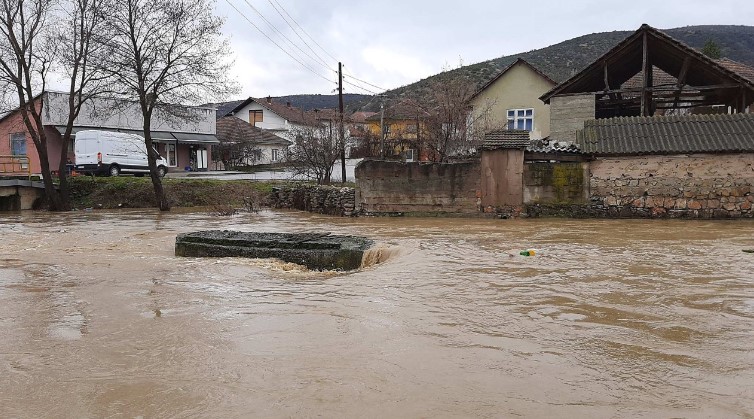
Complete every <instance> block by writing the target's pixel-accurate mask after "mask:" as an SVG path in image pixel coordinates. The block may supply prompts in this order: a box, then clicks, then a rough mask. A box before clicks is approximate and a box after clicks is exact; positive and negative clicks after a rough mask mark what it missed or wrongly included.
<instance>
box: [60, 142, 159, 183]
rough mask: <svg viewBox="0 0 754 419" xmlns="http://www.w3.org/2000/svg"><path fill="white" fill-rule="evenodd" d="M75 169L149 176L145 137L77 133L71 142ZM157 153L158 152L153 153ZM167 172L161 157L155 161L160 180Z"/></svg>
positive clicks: (99, 172) (97, 172)
mask: <svg viewBox="0 0 754 419" xmlns="http://www.w3.org/2000/svg"><path fill="white" fill-rule="evenodd" d="M74 152H75V154H76V160H75V161H74V167H75V170H76V171H77V172H79V173H91V174H105V175H110V176H118V175H119V174H121V173H133V174H135V175H137V176H143V175H144V174H145V173H149V163H148V161H147V146H146V144H145V143H144V138H143V137H140V136H138V135H134V134H126V133H123V132H112V131H96V130H85V131H79V132H77V133H76V140H75V142H74ZM154 153H155V154H157V151H156V150H154ZM167 172H168V164H167V162H166V161H165V159H163V158H162V157H161V156H158V159H157V173H158V174H159V175H160V177H162V176H165V173H167Z"/></svg>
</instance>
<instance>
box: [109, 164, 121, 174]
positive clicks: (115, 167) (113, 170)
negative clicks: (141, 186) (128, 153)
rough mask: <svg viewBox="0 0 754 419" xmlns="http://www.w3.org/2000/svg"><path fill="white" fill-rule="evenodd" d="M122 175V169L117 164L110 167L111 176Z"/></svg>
mask: <svg viewBox="0 0 754 419" xmlns="http://www.w3.org/2000/svg"><path fill="white" fill-rule="evenodd" d="M118 175H120V167H118V165H117V164H113V165H111V166H110V176H118Z"/></svg>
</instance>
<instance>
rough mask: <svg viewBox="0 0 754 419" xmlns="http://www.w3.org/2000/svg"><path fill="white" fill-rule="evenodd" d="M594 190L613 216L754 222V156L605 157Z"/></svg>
mask: <svg viewBox="0 0 754 419" xmlns="http://www.w3.org/2000/svg"><path fill="white" fill-rule="evenodd" d="M590 189H591V198H592V202H593V206H594V207H595V208H593V209H594V210H596V211H597V212H599V211H603V212H605V213H606V215H607V216H625V217H658V218H659V217H673V218H729V217H752V216H753V215H754V214H753V213H752V205H754V195H752V193H753V192H754V154H719V155H718V154H695V155H676V156H632V157H620V158H600V159H597V160H595V161H593V162H591V181H590Z"/></svg>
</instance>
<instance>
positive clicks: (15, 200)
mask: <svg viewBox="0 0 754 419" xmlns="http://www.w3.org/2000/svg"><path fill="white" fill-rule="evenodd" d="M43 196H44V183H43V182H41V181H36V180H27V179H9V178H0V211H20V210H27V209H32V208H34V204H35V203H36V202H37V200H39V199H41V198H42V197H43Z"/></svg>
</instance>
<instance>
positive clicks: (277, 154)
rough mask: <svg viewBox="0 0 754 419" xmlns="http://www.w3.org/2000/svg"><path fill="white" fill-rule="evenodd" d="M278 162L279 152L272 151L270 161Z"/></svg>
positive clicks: (275, 149) (274, 149)
mask: <svg viewBox="0 0 754 419" xmlns="http://www.w3.org/2000/svg"><path fill="white" fill-rule="evenodd" d="M278 160H280V150H278V149H277V148H273V149H272V161H278Z"/></svg>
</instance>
